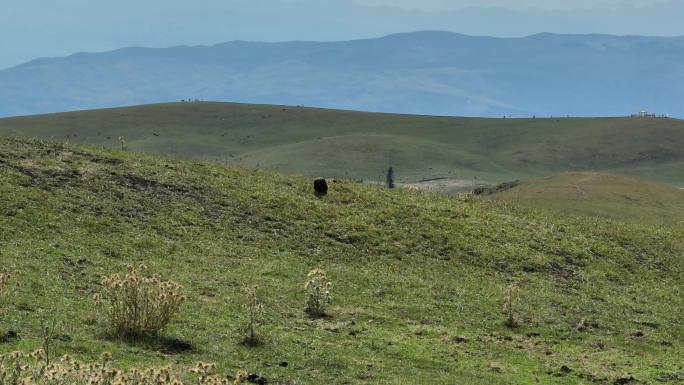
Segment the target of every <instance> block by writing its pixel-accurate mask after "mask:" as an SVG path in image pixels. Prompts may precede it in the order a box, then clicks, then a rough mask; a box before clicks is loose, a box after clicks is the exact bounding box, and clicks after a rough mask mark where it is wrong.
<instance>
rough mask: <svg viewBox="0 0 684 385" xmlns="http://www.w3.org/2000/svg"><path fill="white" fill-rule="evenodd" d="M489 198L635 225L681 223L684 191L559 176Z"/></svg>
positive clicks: (593, 176)
mask: <svg viewBox="0 0 684 385" xmlns="http://www.w3.org/2000/svg"><path fill="white" fill-rule="evenodd" d="M491 198H492V199H495V200H497V201H503V202H510V203H516V204H521V205H523V206H527V207H534V208H545V209H552V210H556V211H558V212H562V213H569V214H579V215H598V216H603V217H608V218H613V219H618V220H625V221H630V222H637V223H684V191H683V190H680V189H678V188H676V187H673V186H670V185H666V184H660V183H654V182H649V181H645V180H641V179H637V178H631V177H625V176H620V175H611V174H600V173H589V172H584V173H562V174H557V175H552V176H548V177H544V178H536V179H531V180H527V181H525V182H523V183H521V184H520V185H518V186H516V187H514V188H512V189H509V190H506V191H504V192H501V193H497V194H495V195H492V196H491Z"/></svg>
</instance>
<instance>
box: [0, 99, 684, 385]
mask: <svg viewBox="0 0 684 385" xmlns="http://www.w3.org/2000/svg"><path fill="white" fill-rule="evenodd" d="M274 113H276V112H275V111H274ZM129 135H130V134H129ZM311 190H312V189H311V180H310V179H309V178H303V177H292V176H285V175H282V174H276V173H271V172H267V171H258V170H253V169H246V168H233V167H224V166H220V165H216V164H210V163H201V162H197V161H178V160H172V159H170V158H162V157H152V156H147V155H141V154H137V153H132V152H117V151H112V150H102V149H98V148H96V147H85V146H73V145H64V144H58V143H54V142H44V141H36V140H26V139H12V138H2V139H0V261H1V263H2V266H4V267H8V268H9V269H10V270H11V271H13V272H14V274H13V278H12V282H14V283H18V284H19V286H18V287H15V286H14V285H12V286H11V290H10V293H9V295H8V296H7V297H6V298H5V299H4V300H2V301H1V302H0V304H1V305H0V330H1V331H3V332H4V334H5V338H3V339H2V343H0V351H10V350H14V349H23V350H30V349H33V348H36V347H39V346H40V345H41V339H42V338H43V337H42V336H43V333H42V332H41V327H40V325H41V323H42V322H48V324H49V323H50V322H53V321H54V322H57V324H58V325H61V326H59V327H58V332H57V334H56V335H57V336H58V338H56V339H54V341H53V344H52V348H53V354H54V355H61V354H64V353H69V354H71V355H72V356H75V357H77V358H79V359H84V360H95V359H97V357H98V356H99V355H100V353H101V352H103V351H109V352H111V353H112V355H113V358H114V359H115V363H114V364H115V365H116V366H118V367H120V368H128V367H131V366H143V367H145V366H157V365H165V364H173V365H178V366H185V367H187V366H191V365H193V364H194V363H195V362H197V361H205V362H206V361H208V362H216V363H217V364H218V366H219V369H220V370H221V371H228V370H229V371H231V372H233V373H234V372H235V371H236V370H237V369H239V368H245V369H247V370H248V371H250V372H258V373H261V374H262V375H263V376H265V377H266V378H267V379H269V380H270V382H271V383H284V384H288V383H290V384H292V383H297V384H363V383H368V384H371V383H372V384H455V383H461V384H529V383H544V384H578V383H583V384H589V383H596V384H629V383H635V384H636V383H664V384H667V383H671V384H675V383H681V381H682V380H683V379H684V368H683V367H682V357H684V345H683V343H684V322H682V314H683V311H684V296H682V292H681V288H682V285H684V260H683V257H684V244H682V239H683V238H682V236H683V235H684V234H683V233H682V229H681V227H667V226H651V225H646V224H622V223H620V222H613V221H608V220H602V219H597V218H582V217H573V218H569V217H558V216H556V215H554V214H552V213H550V212H541V211H535V210H529V209H525V208H514V207H511V206H510V205H507V204H502V203H497V202H491V201H487V200H479V199H466V198H456V197H454V198H449V197H446V196H442V195H437V194H426V193H418V192H409V191H402V190H386V189H380V188H375V187H372V186H368V185H362V184H355V183H350V182H337V183H333V184H331V189H330V192H329V194H328V195H327V196H324V197H316V196H315V195H313V193H312V191H311ZM129 263H133V264H136V265H137V264H139V263H144V264H146V265H147V266H148V267H149V270H150V271H151V272H156V273H159V274H161V275H162V276H163V277H165V278H170V279H174V280H175V281H177V282H178V283H180V284H181V285H183V286H184V294H185V295H186V297H187V299H186V300H185V302H184V303H183V305H182V307H181V312H180V314H179V317H178V318H177V319H175V320H174V321H173V322H172V323H171V324H170V327H169V328H168V329H167V330H166V331H165V334H164V336H165V337H164V338H150V339H146V340H144V341H140V340H138V341H131V340H129V341H125V340H118V339H112V338H111V337H108V336H107V334H105V333H104V326H103V325H102V322H101V320H100V318H99V317H98V313H97V310H96V309H97V308H96V307H95V305H94V303H93V300H92V297H93V295H94V294H96V293H99V292H101V291H102V287H101V283H100V278H101V277H102V276H104V275H110V274H112V273H122V272H124V271H125V268H126V265H127V264H129ZM313 268H322V269H324V270H325V271H326V272H327V276H328V278H329V279H330V280H331V281H332V284H333V286H332V301H333V302H332V304H331V306H329V307H328V309H327V313H328V316H327V317H324V318H318V319H314V318H311V317H309V316H308V315H306V313H305V312H304V308H305V298H306V297H305V292H304V282H305V280H306V277H307V273H308V272H309V271H310V270H311V269H313ZM512 283H516V284H517V285H518V286H519V287H520V289H521V291H520V301H519V302H518V303H516V304H515V313H516V317H517V319H518V326H517V327H515V328H509V327H507V326H505V325H504V320H505V316H504V314H503V313H502V307H503V303H504V294H503V293H504V289H505V288H506V287H508V286H509V285H510V284H512ZM251 285H258V286H259V289H258V294H259V297H260V298H261V299H262V301H263V303H264V307H265V318H266V324H265V325H263V326H262V327H260V328H259V329H258V332H259V333H260V335H261V336H262V341H263V342H262V344H260V345H258V346H256V347H247V346H244V345H242V344H240V341H241V340H242V338H243V336H244V331H243V328H244V325H245V321H246V311H245V309H244V307H243V304H244V300H243V295H242V292H241V288H242V287H244V286H251ZM7 331H14V332H16V334H18V337H19V338H16V337H12V336H13V334H12V333H6V332H7Z"/></svg>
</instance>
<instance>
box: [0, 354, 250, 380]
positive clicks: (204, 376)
mask: <svg viewBox="0 0 684 385" xmlns="http://www.w3.org/2000/svg"><path fill="white" fill-rule="evenodd" d="M112 363H113V359H112V355H111V354H110V353H107V352H105V353H102V355H101V356H100V361H99V362H94V363H86V362H82V361H79V360H76V359H74V358H72V357H70V356H68V355H66V356H63V357H62V359H61V360H60V361H59V362H56V363H47V361H46V353H45V351H43V350H42V349H38V350H36V351H34V352H32V353H24V352H20V351H15V352H11V353H7V354H3V355H0V384H17V385H185V384H187V385H190V384H196V385H230V384H231V383H234V384H238V383H243V381H246V379H247V375H246V374H244V375H242V376H240V375H238V376H237V378H236V381H235V382H232V381H230V380H228V379H227V378H226V377H225V376H223V377H221V376H219V375H217V374H216V366H215V365H214V364H207V363H203V362H200V363H198V364H197V365H196V366H195V367H193V368H191V369H189V370H188V372H189V373H190V374H192V375H193V377H194V378H195V381H193V382H191V383H188V382H183V380H182V379H181V376H180V375H179V374H178V373H176V372H174V370H173V369H172V368H171V367H162V368H151V369H138V368H132V369H130V370H126V371H123V370H119V369H116V368H113V367H112ZM244 373H246V372H244ZM238 379H239V382H238Z"/></svg>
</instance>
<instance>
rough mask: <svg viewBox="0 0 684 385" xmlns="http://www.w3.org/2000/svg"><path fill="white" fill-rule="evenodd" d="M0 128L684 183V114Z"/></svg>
mask: <svg viewBox="0 0 684 385" xmlns="http://www.w3.org/2000/svg"><path fill="white" fill-rule="evenodd" d="M0 132H4V133H9V134H13V135H23V136H28V137H38V138H53V139H56V140H60V141H63V140H68V141H70V142H72V143H88V144H97V145H103V146H107V147H112V148H116V147H119V146H120V143H119V140H118V138H119V137H120V136H124V137H125V140H126V142H127V145H128V148H129V149H131V150H136V151H144V152H149V153H156V154H166V155H172V156H176V157H184V158H191V159H203V160H212V161H219V162H220V163H230V164H239V165H248V166H256V167H259V168H267V169H273V170H277V171H285V172H290V173H298V174H305V175H312V176H316V175H322V176H332V177H338V178H339V177H341V178H348V179H359V178H360V179H364V180H384V176H383V173H384V171H385V170H386V169H387V167H388V166H389V165H392V166H394V169H395V174H396V177H397V179H398V181H399V182H416V181H420V180H423V179H431V178H448V181H451V182H453V183H448V181H447V183H446V185H447V188H446V189H447V190H448V189H449V188H448V187H449V186H454V187H455V188H458V186H462V185H463V184H464V182H467V183H466V185H468V186H472V184H473V183H481V182H490V183H496V182H501V181H506V180H511V179H517V178H523V177H527V176H541V175H544V174H548V173H552V172H558V171H568V170H593V171H595V170H610V171H614V172H620V173H626V174H633V175H642V176H647V177H649V178H653V179H656V180H660V181H664V182H668V183H672V184H676V185H684V179H683V177H682V174H681V169H682V167H683V166H684V151H683V150H682V149H683V148H684V122H683V121H681V120H676V119H636V118H591V119H589V118H587V119H581V118H554V119H548V118H547V119H478V118H456V117H431V116H415V115H392V114H377V113H364V112H353V111H339V110H325V109H314V108H296V107H283V106H268V105H249V104H231V103H172V104H158V105H146V106H138V107H129V108H117V109H107V110H94V111H83V112H72V113H63V114H52V115H42V116H29V117H20V118H9V119H0Z"/></svg>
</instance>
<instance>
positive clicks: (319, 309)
mask: <svg viewBox="0 0 684 385" xmlns="http://www.w3.org/2000/svg"><path fill="white" fill-rule="evenodd" d="M331 287H332V284H331V283H330V281H328V277H327V276H326V274H325V271H323V270H321V269H314V270H311V271H310V272H309V274H308V275H307V280H306V283H305V284H304V289H305V290H306V293H307V299H306V312H307V314H309V315H310V316H312V317H321V316H324V315H325V307H326V306H327V305H328V304H329V303H330V299H331V297H330V288H331Z"/></svg>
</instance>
